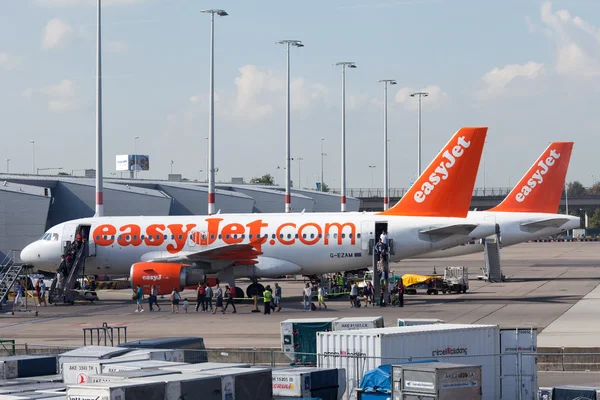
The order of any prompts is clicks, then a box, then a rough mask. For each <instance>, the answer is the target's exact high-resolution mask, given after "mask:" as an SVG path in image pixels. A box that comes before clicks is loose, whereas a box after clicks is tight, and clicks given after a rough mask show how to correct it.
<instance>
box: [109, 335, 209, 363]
mask: <svg viewBox="0 0 600 400" xmlns="http://www.w3.org/2000/svg"><path fill="white" fill-rule="evenodd" d="M119 347H127V348H135V349H170V350H173V349H178V350H185V351H184V354H183V357H184V360H183V361H185V362H187V363H200V362H207V361H208V354H207V353H206V346H205V345H204V339H203V338H201V337H194V336H192V337H171V338H157V339H146V340H137V341H133V342H126V343H121V344H120V345H119Z"/></svg>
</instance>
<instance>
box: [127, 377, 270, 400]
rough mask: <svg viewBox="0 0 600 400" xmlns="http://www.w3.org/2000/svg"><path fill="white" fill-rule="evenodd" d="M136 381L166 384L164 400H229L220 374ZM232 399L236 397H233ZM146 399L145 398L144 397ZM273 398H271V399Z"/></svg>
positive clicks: (140, 379) (138, 379) (137, 380)
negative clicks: (224, 391) (224, 392)
mask: <svg viewBox="0 0 600 400" xmlns="http://www.w3.org/2000/svg"><path fill="white" fill-rule="evenodd" d="M132 381H134V382H140V383H142V382H157V381H160V382H162V383H163V385H165V398H164V400H182V399H185V400H228V399H229V397H225V396H224V394H223V389H222V387H221V386H222V382H221V377H220V376H201V375H198V374H178V375H162V376H155V377H152V378H136V379H134V380H132ZM231 398H232V399H233V398H234V397H231ZM142 400H145V399H142ZM269 400H271V399H269Z"/></svg>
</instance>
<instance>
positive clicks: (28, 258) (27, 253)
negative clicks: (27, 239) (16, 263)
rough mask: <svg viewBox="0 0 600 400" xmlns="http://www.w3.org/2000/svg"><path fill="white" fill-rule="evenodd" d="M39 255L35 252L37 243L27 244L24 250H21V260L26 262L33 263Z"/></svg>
mask: <svg viewBox="0 0 600 400" xmlns="http://www.w3.org/2000/svg"><path fill="white" fill-rule="evenodd" d="M37 257H38V255H37V254H36V252H35V244H34V243H32V244H29V245H27V246H25V248H24V249H23V250H21V261H22V262H23V263H25V264H33V263H34V262H35V261H36V259H37Z"/></svg>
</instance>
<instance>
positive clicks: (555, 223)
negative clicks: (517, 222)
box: [521, 218, 569, 232]
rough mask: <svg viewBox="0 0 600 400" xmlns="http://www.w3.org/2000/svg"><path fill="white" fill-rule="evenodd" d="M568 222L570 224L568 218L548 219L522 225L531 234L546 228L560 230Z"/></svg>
mask: <svg viewBox="0 0 600 400" xmlns="http://www.w3.org/2000/svg"><path fill="white" fill-rule="evenodd" d="M567 222H569V219H567V218H548V219H541V220H538V221H533V222H525V223H523V224H521V227H523V228H525V229H527V230H528V231H530V232H535V231H539V230H542V229H544V228H560V227H561V226H563V225H564V224H565V223H567Z"/></svg>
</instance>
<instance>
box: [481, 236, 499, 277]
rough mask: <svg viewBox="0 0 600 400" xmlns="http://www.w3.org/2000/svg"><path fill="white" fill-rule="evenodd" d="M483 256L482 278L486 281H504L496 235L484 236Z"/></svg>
mask: <svg viewBox="0 0 600 400" xmlns="http://www.w3.org/2000/svg"><path fill="white" fill-rule="evenodd" d="M484 256H485V266H484V267H483V276H484V279H485V280H486V281H488V282H502V281H504V275H503V274H502V263H501V262H500V243H499V241H498V236H497V235H493V236H490V237H487V238H485V242H484Z"/></svg>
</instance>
